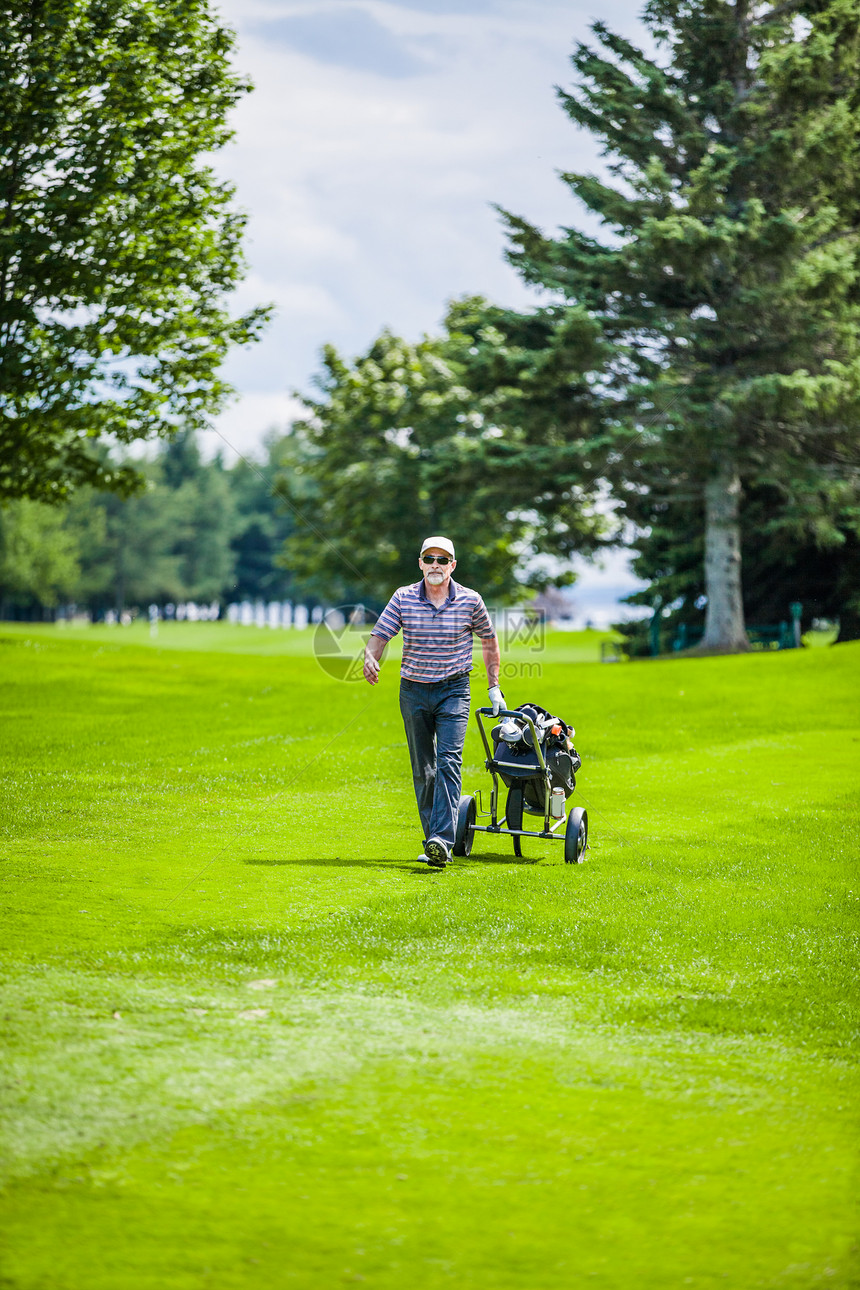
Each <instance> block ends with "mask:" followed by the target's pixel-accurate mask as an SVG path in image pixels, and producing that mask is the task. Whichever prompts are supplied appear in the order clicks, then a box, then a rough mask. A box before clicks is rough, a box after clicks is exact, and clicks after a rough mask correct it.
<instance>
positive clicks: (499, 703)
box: [490, 685, 505, 717]
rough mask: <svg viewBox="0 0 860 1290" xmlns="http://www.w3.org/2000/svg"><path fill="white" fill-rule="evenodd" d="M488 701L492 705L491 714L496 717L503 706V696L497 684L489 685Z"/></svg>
mask: <svg viewBox="0 0 860 1290" xmlns="http://www.w3.org/2000/svg"><path fill="white" fill-rule="evenodd" d="M490 703H492V705H493V716H494V717H497V716H498V715H499V712H500V711H501V709H502V708H503V707H504V706H505V696H504V695H503V694H502V692H501V690H500V689H499V687H498V686H497V685H492V686H490Z"/></svg>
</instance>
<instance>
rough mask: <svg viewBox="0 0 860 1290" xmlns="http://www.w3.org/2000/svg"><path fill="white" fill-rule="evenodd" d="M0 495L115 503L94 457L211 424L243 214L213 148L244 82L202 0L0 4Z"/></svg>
mask: <svg viewBox="0 0 860 1290" xmlns="http://www.w3.org/2000/svg"><path fill="white" fill-rule="evenodd" d="M0 26H2V30H3V41H2V44H0V498H3V497H31V498H40V499H42V500H46V501H51V502H53V501H59V500H62V499H63V498H65V497H67V496H68V495H69V493H70V492H71V491H72V490H73V489H74V488H76V487H78V486H80V485H81V484H86V483H89V484H93V485H96V486H97V487H99V488H108V489H114V490H117V491H120V492H128V491H129V490H130V489H132V488H133V487H135V485H136V484H138V483H139V482H140V476H139V473H138V472H137V471H136V470H135V469H134V467H133V465H132V464H131V463H130V462H128V461H125V462H124V463H123V464H122V465H119V466H117V465H113V464H111V459H110V458H106V457H105V456H104V455H103V454H99V453H98V452H96V451H94V446H95V444H97V443H98V441H99V440H100V439H102V438H103V437H104V436H107V435H110V436H112V437H113V439H114V440H116V441H118V442H119V443H120V444H128V443H131V442H133V441H135V440H139V439H146V438H150V437H152V436H158V435H169V434H170V433H171V432H173V431H175V430H176V429H177V428H179V427H185V428H194V427H199V426H202V425H204V424H205V423H206V419H207V417H208V416H209V415H210V414H211V413H213V412H215V411H217V410H218V409H219V408H220V407H221V405H222V403H223V401H224V398H225V396H226V394H227V392H228V388H229V387H228V386H227V384H226V383H225V381H224V379H223V378H222V377H221V376H220V375H219V366H220V364H221V361H222V359H223V358H224V356H225V354H226V353H227V351H228V349H229V348H230V346H231V345H234V344H239V343H245V342H248V341H251V340H253V339H255V338H256V336H257V335H258V333H259V330H260V327H261V325H262V323H263V321H264V317H265V313H266V311H265V310H263V309H254V310H251V311H250V312H248V313H246V314H244V315H243V316H236V317H234V316H231V315H230V313H229V311H228V296H229V293H230V292H231V290H232V289H233V287H234V286H235V284H236V283H237V281H238V280H239V278H240V277H241V276H242V273H243V261H242V253H241V239H242V230H243V227H244V224H245V217H244V216H243V215H242V214H241V213H239V212H238V211H237V210H236V209H235V208H234V207H233V205H232V200H233V189H232V187H231V185H229V184H227V183H224V182H223V181H221V180H220V179H219V178H218V177H217V175H216V173H215V171H214V170H213V168H212V166H211V164H210V161H209V157H210V155H211V153H212V152H213V151H215V150H217V149H218V148H220V147H222V146H223V144H224V143H225V142H226V141H227V140H228V139H229V137H230V129H229V127H228V125H227V117H228V114H229V112H230V109H231V108H232V107H233V105H234V104H235V102H236V100H237V99H238V98H239V96H240V95H241V94H243V93H244V92H245V91H246V89H247V88H248V86H247V84H246V82H244V81H243V80H242V79H241V78H240V77H239V76H237V75H236V74H235V73H234V72H233V71H232V70H231V67H230V54H231V50H232V45H233V35H232V33H231V32H230V31H229V30H228V29H227V28H225V27H224V26H223V25H222V24H221V23H220V22H219V21H218V20H217V18H216V17H215V16H214V14H213V12H212V11H211V9H210V6H209V3H208V0H173V2H172V3H170V4H163V3H160V0H0Z"/></svg>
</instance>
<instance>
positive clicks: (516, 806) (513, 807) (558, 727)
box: [491, 703, 582, 827]
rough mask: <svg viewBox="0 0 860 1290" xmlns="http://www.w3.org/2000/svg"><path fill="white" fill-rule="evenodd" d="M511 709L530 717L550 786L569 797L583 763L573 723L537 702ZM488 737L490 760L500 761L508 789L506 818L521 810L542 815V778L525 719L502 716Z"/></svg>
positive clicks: (518, 813)
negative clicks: (570, 724) (491, 741)
mask: <svg viewBox="0 0 860 1290" xmlns="http://www.w3.org/2000/svg"><path fill="white" fill-rule="evenodd" d="M514 712H522V713H523V717H526V716H528V717H531V719H532V721H533V722H534V727H535V731H536V733H537V737H538V742H539V744H540V750H541V752H542V754H543V759H544V763H545V765H546V768H547V770H548V771H549V776H550V787H551V788H560V789H562V791H563V792H564V795H565V798H567V797H569V796H570V794H571V793H572V792H573V790H574V787H575V785H576V772H577V771H578V770H579V768H580V766H581V765H582V761H581V759H580V758H579V756H578V754H577V752H576V749H575V748H574V746H573V739H572V736H573V734H574V729H573V726H569V725H568V724H567V722H565V721H563V720H562V719H561V718H560V717H554V716H553V715H552V713H550V712H547V710H546V708H542V707H541V706H540V704H538V703H521V704H520V705H519V707H518V708H515V709H514ZM491 738H492V740H493V760H494V761H496V762H498V763H499V767H498V770H499V775H500V776H501V779H502V782H503V783H504V784H505V785H506V786H507V788H508V789H509V790H510V791H509V793H508V802H509V807H510V809H509V810H508V812H507V814H508V817H509V819H510V818H511V817H515V816H519V817H520V818H521V816H522V811H523V810H525V811H527V812H529V814H531V815H543V813H544V803H545V792H546V788H545V780H544V775H543V771H542V770H541V767H540V760H539V758H538V755H537V752H536V750H535V748H534V741H533V738H532V732H531V728H530V727H529V725H528V723H527V721H525V720H524V719H520V718H518V717H516V716H507V717H504V718H503V719H502V720H501V721H500V722H499V724H498V725H497V726H494V727H493V730H492V732H491ZM512 799H513V800H512ZM515 827H516V826H515Z"/></svg>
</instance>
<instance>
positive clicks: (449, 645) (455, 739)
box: [364, 537, 504, 869]
mask: <svg viewBox="0 0 860 1290" xmlns="http://www.w3.org/2000/svg"><path fill="white" fill-rule="evenodd" d="M418 567H419V569H420V570H421V572H422V574H423V577H422V579H421V581H420V582H415V583H413V584H412V585H411V586H408V587H398V588H397V590H396V591H395V593H394V595H393V596H392V597H391V599H390V600H389V602H388V604H387V605H386V606H385V609H384V610H383V611H382V613H381V614H380V616H379V619H378V620H377V623H376V626H375V627H374V629H373V632H372V633H371V636H370V640H369V641H368V642H367V648H366V649H365V652H364V676H365V679H366V680H367V681H368V682H369V683H370V684H371V685H376V683H377V681H378V680H379V660H380V659H381V657H382V651H383V650H384V649H385V646H386V644H387V643H388V641H390V640H391V638H392V637H393V636H396V635H397V633H398V632H399V631H400V630H401V629H402V631H403V661H402V663H401V666H400V678H401V679H400V711H401V713H402V715H403V724H404V726H405V727H406V742H407V744H408V746H409V758H410V761H411V762H412V779H413V782H414V784H415V796H416V798H417V800H418V813H419V815H420V816H421V827H422V828H423V830H424V839H425V841H424V851H423V852H422V854H421V855H420V856H419V857H418V859H419V860H423V861H426V862H427V863H428V864H430V865H433V866H434V867H435V868H437V869H442V868H444V867H445V865H446V864H449V863H450V860H451V849H452V847H453V845H454V832H455V828H456V820H457V811H458V808H459V805H460V782H461V777H462V769H463V743H464V741H465V738H466V726H467V725H468V721H469V673H470V672H471V670H472V635H473V633H474V634H475V635H476V636H480V638H481V642H482V645H483V651H484V665H485V667H486V669H487V685H488V686H489V695H490V702H491V703H492V705H493V715H494V716H495V715H497V714H498V712H499V709H500V708H501V707H502V706H503V705H504V696H503V695H502V692H501V690H500V689H499V659H500V656H499V642H498V640H497V639H496V633H495V630H494V629H493V624H492V623H491V622H490V616H489V614H488V613H487V609H486V606H485V604H484V602H483V600H482V599H481V597H480V596H479V595H478V593H477V591H472V589H471V588H470V587H463V586H461V585H460V584H459V583H457V582H455V581H454V579H453V578H452V577H451V575H452V573H453V572H454V570H455V569H456V567H457V561H456V559H455V558H454V545H453V543H452V542H450V541H449V540H448V538H446V537H429V538H427V541H426V542H425V543H424V545H423V546H422V547H421V555H420V557H419V560H418Z"/></svg>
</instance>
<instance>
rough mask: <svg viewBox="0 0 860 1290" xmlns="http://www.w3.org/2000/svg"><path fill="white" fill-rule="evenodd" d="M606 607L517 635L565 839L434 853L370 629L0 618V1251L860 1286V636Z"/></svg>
mask: <svg viewBox="0 0 860 1290" xmlns="http://www.w3.org/2000/svg"><path fill="white" fill-rule="evenodd" d="M599 640H600V635H599V634H598V633H590V634H581V635H564V634H559V635H557V636H550V637H549V638H548V639H547V641H546V643H545V649H544V652H543V653H542V654H539V655H538V654H534V653H533V652H531V651H530V649H529V648H527V647H525V646H523V647H521V648H520V652H519V653H518V654H516V655H513V656H511V657H509V658H508V659H507V660H506V661H507V662H508V664H509V671H508V673H507V677H506V680H505V690H506V693H507V695H508V698H509V700H510V701H511V702H512V703H519V702H523V701H524V700H526V699H536V700H537V701H539V702H540V703H543V704H544V705H545V706H547V707H549V708H551V709H553V710H556V711H558V712H559V713H560V714H561V715H562V716H564V717H566V718H567V720H569V721H572V722H573V723H574V724H575V726H576V728H577V738H576V743H577V747H578V749H579V750H580V752H581V753H582V754H583V759H584V765H583V770H582V772H581V775H580V777H579V784H578V788H577V792H576V794H575V797H574V799H573V802H574V803H578V804H580V805H586V806H587V807H588V810H589V816H590V822H591V829H592V840H591V850H590V852H589V855H588V860H587V863H586V864H584V865H582V866H565V865H564V863H563V856H562V847H561V845H560V844H557V843H556V844H543V843H539V842H534V841H531V842H527V843H526V844H525V847H524V850H525V855H524V857H523V859H522V860H520V861H515V860H514V857H513V851H512V847H511V844H510V840H508V839H501V840H496V841H494V842H490V841H489V840H488V839H487V837H486V835H483V836H479V838H478V841H477V843H476V846H475V849H474V852H473V854H472V857H471V858H470V859H469V860H460V861H458V862H457V863H456V864H455V865H454V866H453V867H452V868H450V869H448V870H446V871H444V872H435V871H431V870H429V869H428V868H427V867H426V866H423V865H419V864H417V863H416V862H415V856H416V855H417V854H418V851H419V850H420V842H421V836H420V831H419V826H418V820H417V813H416V811H415V806H414V800H413V798H412V789H411V778H410V774H409V768H408V761H407V756H406V750H405V745H404V738H403V731H402V725H401V721H400V715H399V710H398V703H397V689H398V686H397V664H396V661H395V660H394V658H393V657H392V658H389V659H388V661H387V663H386V664H385V666H384V668H383V679H382V683H381V684H380V685H379V686H378V687H377V688H376V689H375V690H371V689H370V688H369V687H368V686H366V685H364V684H362V683H357V684H349V683H345V682H340V681H337V680H334V679H332V678H331V677H330V676H329V675H327V674H326V672H324V671H323V670H322V669H321V668H320V666H319V665H318V664H317V662H316V661H315V659H314V658H313V657H312V656H311V653H310V641H311V633H310V632H308V633H289V632H267V631H257V630H256V629H253V628H244V629H242V628H230V627H228V626H222V625H219V624H189V625H176V626H174V627H162V628H161V630H160V631H159V634H158V636H157V637H155V638H150V637H149V634H148V629H147V628H146V627H145V626H142V627H133V628H129V629H128V630H122V629H114V630H113V631H111V630H109V629H95V628H94V629H91V630H74V629H69V630H66V631H62V630H59V629H54V628H47V627H45V628H42V627H19V628H14V629H13V628H11V627H6V626H2V627H0V681H2V693H0V732H2V733H0V742H2V775H3V801H2V806H0V847H2V852H1V854H2V859H3V867H2V871H0V872H2V874H3V877H4V882H5V901H4V915H3V926H2V964H3V992H4V1006H3V1015H4V1019H5V1020H4V1028H5V1037H4V1045H5V1061H4V1066H3V1114H4V1121H5V1126H4V1144H5V1150H4V1168H5V1176H4V1185H3V1192H2V1208H3V1215H2V1237H0V1242H2V1248H1V1249H0V1287H4V1288H6V1290H11V1288H13V1287H14V1290H127V1288H129V1290H131V1288H133V1290H197V1288H198V1287H211V1288H212V1290H233V1288H234V1287H235V1288H239V1287H242V1288H243V1290H244V1288H245V1287H260V1288H261V1290H281V1288H282V1287H283V1288H285V1290H286V1288H290V1290H292V1288H294V1287H295V1288H296V1290H327V1288H329V1287H336V1286H340V1285H348V1284H351V1283H361V1282H364V1283H365V1284H367V1285H368V1286H373V1287H379V1288H380V1290H413V1288H414V1290H425V1288H427V1290H429V1288H431V1287H432V1288H434V1290H435V1287H457V1288H458V1290H507V1288H508V1287H510V1288H513V1287H516V1288H517V1290H543V1288H544V1287H546V1288H552V1290H577V1288H578V1287H580V1286H586V1287H590V1286H594V1287H597V1288H602V1290H610V1288H611V1290H629V1288H633V1290H667V1288H668V1290H674V1287H688V1286H692V1287H699V1288H708V1290H710V1288H711V1287H725V1286H728V1287H732V1288H733V1290H748V1288H752V1287H785V1290H806V1288H807V1287H818V1286H827V1287H848V1286H857V1285H858V1284H860V1279H858V1259H857V1245H856V1242H857V1224H856V1218H857V1207H856V1196H857V1174H856V1165H857V1142H858V1132H857V1130H858V1124H857V1108H858V1098H857V1090H858V1079H857V1068H856V1053H857V1049H856V1040H857V1031H858V1026H857V1017H856V1004H857V994H858V992H857V987H856V980H855V974H856V967H857V957H856V949H857V930H858V926H857V908H858V899H860V874H858V870H857V859H858V852H860V843H858V838H860V828H858V799H860V792H858V782H860V775H858V772H860V645H855V644H847V645H837V646H835V647H833V648H830V649H816V650H802V651H796V652H794V651H793V652H789V653H781V654H759V655H749V656H746V657H742V658H726V659H713V660H695V659H681V660H674V661H660V662H655V663H651V662H643V663H636V664H630V665H627V666H600V665H599V664H597V663H595V662H592V661H589V660H593V659H595V658H596V656H597V653H598V647H599ZM535 665H538V666H539V667H540V668H541V669H542V675H541V676H539V677H538V676H537V675H536V674H535V671H534V668H535ZM517 668H520V669H521V670H522V672H523V678H522V679H520V680H518V679H517V677H516V675H515V672H516V669H517ZM528 669H531V673H529V670H528ZM529 677H530V679H529ZM484 699H485V689H484V682H483V678H482V676H481V674H480V672H478V671H477V670H476V673H475V684H474V687H473V704H474V706H477V703H478V702H483V701H484ZM489 782H490V781H489V777H488V775H487V773H486V771H485V770H484V769H483V759H482V752H481V749H480V745H479V741H478V737H477V732H476V728H475V726H474V723H473V727H472V729H471V731H470V733H469V737H468V741H467V745H466V768H465V775H464V787H466V788H467V789H474V788H478V787H481V788H484V789H485V790H486V789H487V788H488V786H489Z"/></svg>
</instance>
